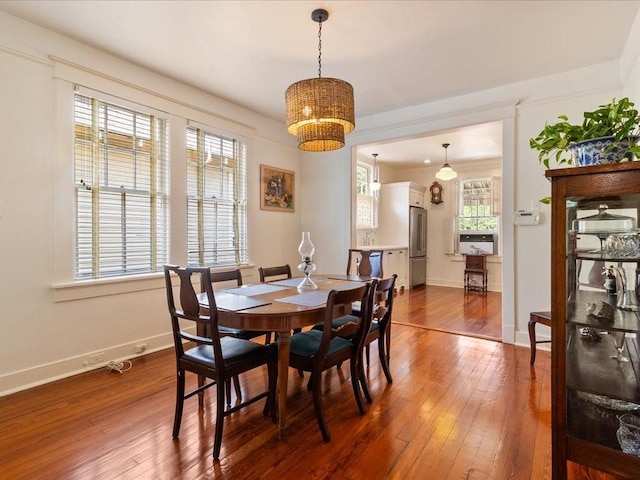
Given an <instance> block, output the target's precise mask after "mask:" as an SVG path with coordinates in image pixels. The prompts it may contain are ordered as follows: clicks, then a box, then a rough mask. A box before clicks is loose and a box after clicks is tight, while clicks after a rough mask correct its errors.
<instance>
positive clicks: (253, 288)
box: [224, 283, 287, 297]
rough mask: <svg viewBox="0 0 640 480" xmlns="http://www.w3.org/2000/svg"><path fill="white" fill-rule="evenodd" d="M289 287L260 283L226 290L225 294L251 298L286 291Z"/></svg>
mask: <svg viewBox="0 0 640 480" xmlns="http://www.w3.org/2000/svg"><path fill="white" fill-rule="evenodd" d="M286 289H287V287H284V286H280V285H272V284H268V283H258V284H256V285H243V286H242V287H238V288H230V289H227V290H224V293H232V294H234V295H245V296H247V297H251V296H253V295H262V294H264V293H272V292H278V291H280V290H286Z"/></svg>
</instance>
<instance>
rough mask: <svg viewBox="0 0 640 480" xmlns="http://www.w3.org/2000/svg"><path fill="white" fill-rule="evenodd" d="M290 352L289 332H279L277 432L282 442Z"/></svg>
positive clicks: (285, 416) (285, 417) (285, 415)
mask: <svg viewBox="0 0 640 480" xmlns="http://www.w3.org/2000/svg"><path fill="white" fill-rule="evenodd" d="M290 350H291V332H290V331H289V330H285V331H280V332H279V338H278V388H277V396H278V431H279V436H280V439H281V440H282V436H283V432H284V426H285V422H286V419H287V390H288V381H289V352H290Z"/></svg>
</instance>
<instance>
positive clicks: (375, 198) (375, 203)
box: [356, 161, 380, 230]
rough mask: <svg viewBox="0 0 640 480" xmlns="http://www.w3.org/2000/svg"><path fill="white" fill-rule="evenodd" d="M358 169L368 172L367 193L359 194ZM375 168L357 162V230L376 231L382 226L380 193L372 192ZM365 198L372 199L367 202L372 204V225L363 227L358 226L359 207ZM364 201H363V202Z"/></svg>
mask: <svg viewBox="0 0 640 480" xmlns="http://www.w3.org/2000/svg"><path fill="white" fill-rule="evenodd" d="M358 168H364V169H365V170H366V172H367V180H366V185H365V189H364V190H365V192H364V193H358ZM373 169H374V167H373V166H372V165H369V164H368V163H366V162H360V161H358V162H356V229H357V230H375V229H377V228H378V226H379V224H380V191H372V190H371V182H372V181H373V178H374V170H373ZM363 198H367V199H371V200H367V202H371V209H372V210H373V211H372V212H371V216H372V217H373V218H371V219H370V220H371V224H370V225H365V226H363V225H361V224H358V207H359V205H360V201H361V199H363ZM362 201H363V200H362Z"/></svg>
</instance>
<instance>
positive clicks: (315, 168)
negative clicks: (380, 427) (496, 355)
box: [0, 13, 640, 394]
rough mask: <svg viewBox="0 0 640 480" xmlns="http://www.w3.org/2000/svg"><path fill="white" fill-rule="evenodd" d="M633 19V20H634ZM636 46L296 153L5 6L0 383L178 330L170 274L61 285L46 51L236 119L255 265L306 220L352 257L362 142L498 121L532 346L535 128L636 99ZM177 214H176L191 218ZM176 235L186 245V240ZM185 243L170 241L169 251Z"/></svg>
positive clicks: (512, 293) (386, 117) (538, 181)
mask: <svg viewBox="0 0 640 480" xmlns="http://www.w3.org/2000/svg"><path fill="white" fill-rule="evenodd" d="M637 24H638V20H637V19H636V27H635V28H634V32H637V31H638V28H637ZM634 38H636V39H637V35H636V37H634ZM638 44H640V42H630V43H629V44H628V46H627V50H626V51H625V56H624V57H623V58H624V60H625V62H624V64H625V65H628V67H626V69H624V71H625V72H626V73H625V74H624V75H623V76H622V78H623V79H624V80H625V82H626V83H625V84H623V82H622V81H621V66H620V62H615V61H614V62H607V63H604V64H599V65H594V66H592V67H589V68H585V69H581V70H579V71H572V72H566V73H565V74H562V75H555V76H552V77H545V78H540V79H535V80H531V81H527V82H521V83H518V84H510V85H505V86H503V87H500V88H495V89H491V90H487V91H483V92H476V93H472V94H469V95H463V96H460V97H455V98H449V99H446V100H441V101H437V102H432V103H429V104H424V105H416V106H413V107H410V108H404V109H400V110H396V111H393V112H386V113H385V114H380V115H374V116H371V117H365V118H358V120H357V126H356V131H355V132H353V133H352V134H350V135H349V136H348V137H347V147H346V148H344V149H341V150H338V151H334V152H330V153H300V152H299V151H298V150H297V149H296V148H295V144H294V141H293V138H292V137H289V136H287V135H286V133H285V130H284V128H283V125H281V124H278V123H277V122H274V121H271V120H268V119H265V118H262V117H260V116H258V115H256V114H255V113H253V112H251V111H249V110H246V109H243V108H241V107H238V106H235V105H232V104H229V103H228V102H225V101H223V100H220V99H217V98H215V97H212V96H209V95H206V94H204V93H203V92H201V91H198V90H196V89H193V88H190V87H188V86H186V85H181V84H179V83H177V82H175V81H173V80H170V79H167V78H165V77H162V76H159V75H157V74H154V73H151V72H148V71H146V70H144V69H141V68H140V67H138V66H136V65H132V64H129V63H127V62H124V61H121V60H118V59H115V58H112V57H109V56H107V55H104V54H103V53H101V52H97V51H95V50H93V49H90V48H88V47H86V46H83V45H80V44H78V43H76V42H73V41H71V40H69V39H67V38H64V37H62V36H59V35H57V34H53V33H52V32H49V31H46V30H43V29H40V28H38V27H35V26H33V25H31V24H28V23H26V22H23V21H21V20H18V19H16V18H15V17H11V16H9V15H7V14H4V13H0V68H1V70H2V75H1V76H0V105H2V112H3V113H2V115H0V167H1V168H0V171H1V172H2V174H1V175H0V205H2V216H1V217H0V246H1V248H0V263H1V264H2V265H3V267H4V271H5V273H4V275H2V277H0V305H2V309H1V313H0V328H1V331H2V335H0V394H2V393H8V392H10V391H12V390H17V389H21V388H26V387H27V386H29V385H30V384H34V383H39V382H44V381H48V380H51V379H54V378H56V377H59V376H65V375H69V374H71V373H73V372H77V371H83V367H82V361H83V360H84V359H85V358H86V356H87V355H89V354H90V353H92V352H96V351H104V352H105V359H106V360H111V359H116V358H119V357H124V356H130V355H131V353H132V352H133V346H134V345H135V344H136V343H138V342H142V341H144V342H146V343H147V344H148V345H149V346H150V348H151V349H153V348H161V347H162V346H165V345H167V344H168V336H167V333H168V331H169V329H168V319H167V314H166V306H165V294H164V290H163V288H162V284H161V281H160V279H159V278H151V279H146V280H144V281H141V282H129V283H126V284H125V285H124V286H122V285H112V284H107V285H99V286H98V287H97V290H98V292H99V293H100V292H106V293H108V295H106V296H93V297H90V298H86V299H82V300H73V301H64V302H56V301H54V294H55V295H59V294H60V292H65V291H66V290H65V289H59V288H58V289H53V288H52V286H53V285H55V284H57V283H59V281H60V279H61V277H62V275H61V274H60V272H61V271H64V270H65V269H68V265H66V263H68V262H66V261H65V256H68V253H66V252H68V251H69V248H70V244H69V242H68V241H67V240H66V239H67V238H68V237H69V236H70V234H69V231H68V228H67V227H66V226H65V222H66V221H67V219H68V218H69V212H68V210H69V206H71V207H72V205H73V203H72V202H71V203H70V202H69V200H68V198H69V197H68V192H64V191H60V190H59V189H58V188H57V185H58V183H59V182H62V183H64V182H63V180H64V178H65V176H67V175H68V174H69V171H70V169H71V165H72V164H71V163H70V162H71V159H70V158H68V159H67V158H65V156H64V155H61V152H64V150H65V142H68V141H69V138H68V137H63V136H61V135H60V132H61V131H64V128H63V126H64V125H65V124H66V123H67V122H69V121H70V119H69V118H67V119H66V120H65V118H64V114H65V112H64V111H61V110H60V105H61V103H63V102H60V99H61V96H62V98H63V97H64V95H66V91H65V90H64V87H61V86H64V85H66V86H68V85H69V81H70V79H69V78H66V75H69V71H67V70H69V69H66V68H63V67H64V66H65V63H64V62H56V63H55V64H54V62H53V60H52V59H51V58H50V57H49V56H50V55H54V56H56V57H60V58H62V59H66V60H68V61H70V62H72V63H74V64H77V65H81V66H82V69H80V72H82V71H83V69H84V72H85V73H84V74H82V75H80V73H78V72H79V71H75V73H73V74H75V75H80V76H82V77H83V78H82V79H83V80H86V81H87V82H95V83H97V84H100V85H112V86H113V85H115V86H118V87H117V88H122V89H123V91H136V92H137V93H136V95H137V96H138V97H139V98H134V99H131V100H134V101H135V100H140V99H146V100H149V101H157V102H158V103H161V104H162V105H164V106H165V107H166V108H168V109H169V110H170V113H171V115H172V118H174V119H175V120H176V121H177V123H180V122H182V124H184V122H185V119H186V118H189V117H191V118H194V119H196V120H198V121H204V120H206V121H208V122H209V121H210V122H213V123H215V124H216V125H219V126H220V128H223V129H225V130H231V131H233V130H234V129H235V128H237V129H238V130H241V131H242V132H243V133H244V134H246V135H247V136H248V137H249V140H250V158H249V162H250V163H249V172H248V179H249V186H250V187H251V185H254V186H255V190H252V189H251V188H250V196H249V205H250V207H249V228H250V245H249V248H250V256H251V260H252V261H253V262H254V263H255V264H256V265H266V264H269V265H273V264H278V263H284V262H288V263H291V264H292V265H296V264H297V263H298V261H299V259H298V255H297V244H298V243H299V238H300V231H301V230H303V229H304V230H309V231H311V234H312V239H313V241H314V244H315V245H316V255H315V256H314V260H315V261H316V263H317V264H318V270H319V271H321V272H330V271H342V270H343V269H344V264H345V262H346V259H345V253H344V252H345V251H346V249H347V248H348V247H349V246H350V244H351V238H352V237H351V235H352V233H353V229H352V226H351V225H352V222H351V218H352V209H353V206H354V204H355V203H354V199H353V198H352V195H351V192H352V188H351V177H352V155H355V147H356V146H358V145H363V144H368V143H373V142H378V141H383V140H392V139H397V138H404V137H408V136H412V135H420V134H425V133H427V134H428V133H431V132H436V131H440V130H444V129H448V128H456V127H463V126H467V125H473V124H477V123H484V122H488V121H497V120H503V121H504V124H505V130H504V132H505V138H504V139H503V197H504V199H503V200H504V202H505V203H504V204H505V206H506V207H505V208H506V210H505V225H504V226H503V240H504V242H505V244H504V245H503V247H504V249H503V250H504V251H503V262H504V265H503V272H504V273H505V275H504V278H503V282H504V284H503V317H504V322H505V324H506V325H507V327H506V328H505V329H503V340H505V341H511V342H513V341H515V342H517V343H522V344H528V337H527V333H526V324H527V321H528V314H529V312H530V311H533V310H543V309H546V308H548V306H549V301H550V292H549V279H550V275H551V274H550V272H551V265H550V263H549V258H550V219H549V218H548V211H545V210H544V209H543V215H542V222H541V224H540V225H539V226H537V227H514V226H513V223H512V222H510V221H509V220H508V217H509V216H508V212H512V211H514V210H515V209H518V208H529V206H530V202H531V200H532V199H538V198H541V197H543V196H545V195H548V194H549V191H550V188H549V183H548V182H547V180H546V179H545V178H544V170H543V169H542V167H540V166H539V164H538V161H537V157H536V154H535V152H533V151H532V150H530V149H529V147H528V139H529V138H530V137H532V136H534V135H535V134H537V133H538V131H540V130H541V129H542V127H543V126H544V122H545V121H553V120H554V119H555V117H556V116H557V115H559V114H561V113H566V114H568V115H570V116H572V117H573V116H578V115H581V113H582V111H583V110H586V109H591V108H593V107H594V106H597V105H599V104H600V103H602V102H606V101H608V100H610V99H611V98H612V97H614V96H616V97H619V96H621V94H622V93H623V92H624V93H627V92H628V95H629V96H631V98H632V100H635V101H636V103H638V102H639V101H640V98H636V97H637V95H638V92H639V91H640V88H639V87H638V83H639V81H640V72H639V67H638V52H637V51H636V50H634V49H635V48H637V47H635V45H638ZM627 52H631V53H627ZM71 70H73V69H71ZM56 75H60V78H55V76H56ZM88 86H90V87H93V88H95V86H93V85H88ZM114 88H115V87H114ZM505 119H506V120H505ZM260 163H267V164H270V165H275V166H281V167H283V168H286V169H288V170H293V171H295V172H296V174H297V179H296V192H297V196H298V203H297V206H296V212H295V213H279V212H263V211H261V210H260V209H259V207H258V193H257V191H258V190H257V189H258V181H257V179H258V175H259V164H260ZM384 173H385V172H382V175H383V177H384ZM383 179H384V181H398V180H400V179H398V178H389V179H386V178H383ZM427 186H428V185H427ZM172 193H175V192H172ZM176 201H178V200H176ZM172 220H173V221H176V222H180V218H173V219H172ZM174 243H175V244H177V245H178V246H179V245H180V241H179V239H177V241H176V242H174ZM61 252H62V253H61ZM183 254H184V252H181V251H180V249H176V247H175V245H173V246H172V256H176V255H177V256H180V255H183ZM245 274H246V275H248V276H250V275H251V274H253V275H254V277H253V278H251V277H249V278H248V281H252V280H254V279H255V273H254V270H253V269H250V270H248V271H246V273H245ZM62 280H65V279H64V278H62ZM122 290H124V291H122ZM132 290H133V291H132ZM89 293H90V294H92V293H91V292H89ZM541 336H542V337H544V334H543V335H541Z"/></svg>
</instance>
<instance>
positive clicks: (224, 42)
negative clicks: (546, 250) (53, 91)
mask: <svg viewBox="0 0 640 480" xmlns="http://www.w3.org/2000/svg"><path fill="white" fill-rule="evenodd" d="M639 6H640V2H639V1H628V0H625V1H613V0H608V1H553V0H549V1H524V0H522V1H482V0H478V1H382V0H379V1H321V0H318V1H248V0H245V1H168V0H165V1H151V0H146V1H109V0H97V1H96V0H84V1H56V0H49V1H46V2H44V1H39V0H37V1H30V0H23V1H0V10H4V11H6V12H8V13H11V14H13V15H16V16H18V17H21V18H24V19H25V20H28V21H31V22H33V23H36V24H39V25H42V26H44V27H47V28H50V29H52V30H55V31H58V32H60V33H63V34H65V35H67V36H70V37H72V38H74V39H77V40H79V41H81V42H83V43H86V44H89V45H92V46H94V47H96V48H98V49H100V50H104V51H106V52H108V53H111V54H113V55H115V56H118V57H120V58H123V59H125V60H128V61H131V62H133V63H135V64H138V65H140V66H143V67H146V68H148V69H150V70H153V71H156V72H158V73H161V74H164V75H167V76H169V77H172V78H174V79H177V80H180V81H182V82H184V83H187V84H191V85H193V86H195V87H198V88H200V89H202V90H205V91H207V92H210V93H212V94H214V95H216V96H218V97H221V98H224V99H227V100H229V101H232V102H234V103H237V104H239V105H242V106H245V107H247V108H249V109H251V110H254V111H256V112H258V113H261V114H263V115H266V116H267V117H270V118H273V119H276V120H279V121H283V122H284V110H285V106H284V91H285V90H286V88H287V87H288V86H289V85H290V84H291V83H293V82H295V81H298V80H301V79H303V78H309V77H315V76H317V74H318V63H317V56H318V24H317V23H315V22H313V21H312V20H311V12H312V11H313V10H314V9H315V8H325V9H327V10H328V11H329V19H328V20H327V22H325V23H324V24H323V27H322V76H324V77H338V78H341V79H343V80H346V81H348V82H350V83H351V84H352V85H353V87H354V91H355V103H356V128H357V118H358V117H364V116H368V115H372V114H377V113H382V112H386V111H389V110H394V109H397V108H402V107H407V106H412V105H416V104H421V103H425V102H430V101H434V100H438V99H442V98H447V97H450V96H455V95H461V94H465V93H470V92H475V91H479V90H483V89H487V88H492V87H497V86H500V85H504V84H509V83H513V82H518V81H522V80H527V79H531V78H536V77H542V76H546V75H550V74H554V73H559V72H563V71H567V70H572V69H576V68H581V67H585V66H589V65H593V64H597V63H601V62H606V61H610V60H616V59H618V58H620V55H621V53H622V51H623V48H624V46H625V42H626V40H627V36H628V34H629V30H630V27H631V25H632V23H633V21H634V18H635V16H636V14H637V12H638V8H639ZM487 128H489V130H495V128H493V127H491V126H489V127H487ZM458 135H462V133H460V132H458ZM473 135H474V138H476V140H475V141H476V142H479V143H475V144H474V146H475V148H470V146H469V145H467V144H466V143H464V142H463V141H462V138H456V137H449V139H447V140H446V141H448V142H449V143H451V147H449V159H451V160H453V161H455V159H456V158H458V156H459V155H462V152H463V151H469V152H471V153H475V154H477V155H479V156H481V157H483V158H487V157H490V156H491V155H493V153H492V152H494V151H495V138H493V139H489V140H487V141H485V142H483V141H481V139H477V132H474V133H473ZM456 140H457V141H456ZM431 143H433V142H431ZM441 143H443V141H441V140H436V141H435V144H434V145H436V147H437V148H436V149H435V150H434V147H432V148H430V149H426V150H425V149H422V150H415V149H412V150H407V153H406V154H403V157H402V158H399V159H398V160H397V161H398V162H401V161H406V162H409V161H415V162H422V161H423V160H424V158H425V157H426V156H435V157H437V159H436V160H435V161H440V160H441V159H442V156H443V155H442V154H443V151H442V147H441V146H440V144H441ZM456 144H457V145H461V148H460V152H458V151H456V149H455V145H456ZM482 144H486V146H487V147H488V148H489V151H488V152H484V151H483V149H482V148H481V147H482ZM462 145H464V148H463V147H462ZM397 147H398V148H397V151H398V152H399V151H400V148H401V146H397ZM405 148H406V149H409V146H406V147H405ZM414 148H415V147H414ZM438 148H439V150H440V154H439V155H438V154H437V153H436V150H437V149H438ZM379 149H380V151H378V152H377V153H379V154H380V157H379V161H381V162H384V161H385V158H384V157H385V154H384V153H383V152H384V151H383V147H382V146H380V147H379ZM418 152H422V153H418ZM367 153H372V152H367ZM465 155H466V153H465ZM387 156H388V160H391V157H392V155H387ZM393 156H394V157H399V154H397V155H393ZM409 156H413V157H420V158H411V159H410V158H409ZM494 156H495V155H494ZM465 158H466V157H465ZM452 163H453V162H452Z"/></svg>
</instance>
